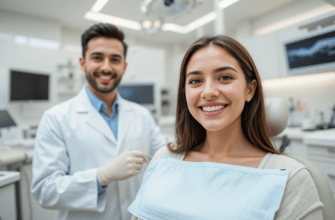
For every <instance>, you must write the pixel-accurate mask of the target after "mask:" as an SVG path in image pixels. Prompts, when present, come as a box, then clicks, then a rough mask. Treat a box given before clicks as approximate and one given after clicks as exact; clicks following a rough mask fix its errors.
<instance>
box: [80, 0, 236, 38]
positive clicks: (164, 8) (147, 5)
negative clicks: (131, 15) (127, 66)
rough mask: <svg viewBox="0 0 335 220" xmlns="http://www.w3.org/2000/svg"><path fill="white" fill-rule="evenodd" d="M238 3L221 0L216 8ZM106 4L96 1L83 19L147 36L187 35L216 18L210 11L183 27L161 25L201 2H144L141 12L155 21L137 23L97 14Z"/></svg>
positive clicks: (106, 0)
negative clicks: (158, 33)
mask: <svg viewBox="0 0 335 220" xmlns="http://www.w3.org/2000/svg"><path fill="white" fill-rule="evenodd" d="M238 1H239V0H222V1H221V2H220V3H219V5H218V7H220V8H222V9H223V8H227V7H229V6H231V5H232V4H234V3H236V2H238ZM107 2H108V0H97V2H96V3H95V4H94V6H93V7H92V9H91V11H88V12H87V13H86V14H85V16H84V17H85V18H86V19H88V20H93V21H97V22H105V23H112V24H114V25H117V26H119V27H124V28H129V29H132V30H137V31H140V30H142V27H143V29H144V30H146V32H147V33H148V34H153V33H157V32H158V31H159V30H163V31H171V32H175V33H179V34H188V33H190V32H191V31H194V30H196V29H197V28H199V27H201V26H203V25H206V24H208V23H209V22H212V21H214V20H215V19H216V17H217V14H216V12H214V11H212V12H210V13H208V14H206V15H204V16H202V17H200V18H198V19H196V20H195V21H193V22H191V23H189V24H187V25H185V26H181V25H178V24H173V23H163V21H164V18H166V17H174V16H177V15H178V16H181V15H184V14H186V13H188V12H189V11H191V10H192V9H194V8H195V7H197V6H199V5H201V3H202V2H203V0H144V1H142V2H141V3H140V10H141V12H142V13H143V14H145V15H148V16H151V17H156V18H157V20H154V21H153V20H145V21H143V22H137V21H132V20H128V19H124V18H120V17H115V16H111V15H106V14H103V13H99V11H100V10H101V9H102V8H103V6H104V5H105V4H106V3H107ZM158 18H159V19H158Z"/></svg>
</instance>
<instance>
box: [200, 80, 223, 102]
mask: <svg viewBox="0 0 335 220" xmlns="http://www.w3.org/2000/svg"><path fill="white" fill-rule="evenodd" d="M218 96H219V90H218V89H217V88H216V84H215V83H213V82H206V83H205V84H204V86H203V91H202V92H201V97H202V98H206V99H212V98H216V97H218Z"/></svg>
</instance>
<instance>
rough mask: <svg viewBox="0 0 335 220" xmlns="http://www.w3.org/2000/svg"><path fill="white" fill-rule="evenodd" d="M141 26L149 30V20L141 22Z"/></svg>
mask: <svg viewBox="0 0 335 220" xmlns="http://www.w3.org/2000/svg"><path fill="white" fill-rule="evenodd" d="M142 26H143V27H144V28H145V29H149V28H151V21H150V20H145V21H143V22H142Z"/></svg>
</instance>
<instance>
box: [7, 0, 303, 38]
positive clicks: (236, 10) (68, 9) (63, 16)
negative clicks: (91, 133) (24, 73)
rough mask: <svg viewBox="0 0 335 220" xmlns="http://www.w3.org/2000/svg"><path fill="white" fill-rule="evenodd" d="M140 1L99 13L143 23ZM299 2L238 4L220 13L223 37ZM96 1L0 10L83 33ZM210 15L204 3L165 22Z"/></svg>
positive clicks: (116, 0) (12, 0)
mask: <svg viewBox="0 0 335 220" xmlns="http://www.w3.org/2000/svg"><path fill="white" fill-rule="evenodd" d="M142 1H143V0H109V2H108V3H107V4H106V5H105V7H104V8H103V9H102V10H101V11H100V12H101V13H104V14H108V15H113V16H117V17H121V18H126V19H130V20H134V21H143V20H145V19H147V18H152V17H148V16H147V15H144V14H142V13H141V11H140V3H141V2H142ZM297 1H301V0H240V1H239V2H237V3H235V4H233V5H232V6H230V7H228V8H226V9H225V10H224V19H225V21H226V22H225V26H226V31H227V33H230V32H231V31H233V30H234V27H235V26H236V25H237V24H238V22H240V21H242V20H245V19H256V18H258V17H260V16H262V15H264V14H267V13H270V12H271V11H273V10H277V9H279V8H281V7H284V6H285V5H288V4H291V3H293V2H297ZM95 2H96V0H56V1H55V0H21V1H19V0H8V1H0V10H1V11H6V12H13V13H19V14H23V15H28V16H31V17H34V18H38V19H43V20H49V21H53V22H57V23H60V24H61V25H62V27H64V28H69V29H73V30H78V31H80V32H83V31H84V30H86V29H87V28H88V27H90V26H91V25H93V24H95V23H96V22H94V21H89V20H86V19H84V14H85V13H86V12H87V11H89V10H90V9H91V7H92V6H93V5H94V3H95ZM211 11H213V0H204V1H203V3H202V4H201V6H198V7H196V8H195V9H193V10H192V11H190V12H189V13H187V14H184V15H183V16H179V17H174V18H167V19H165V22H168V23H175V24H178V25H186V24H188V23H190V22H192V21H194V20H195V19H197V18H199V17H202V16H204V15H206V14H208V13H209V12H211ZM122 30H123V31H124V32H125V34H126V36H131V37H134V38H136V39H139V40H143V41H150V42H155V43H161V44H171V43H176V42H181V43H182V42H187V41H190V40H191V41H193V40H194V39H195V38H196V31H192V32H190V33H188V34H178V33H173V32H162V31H161V32H159V33H157V34H155V35H152V36H150V35H148V34H147V33H146V32H145V31H144V30H141V31H134V30H130V29H126V28H122ZM204 32H205V34H214V23H213V22H210V23H209V24H207V25H205V26H204Z"/></svg>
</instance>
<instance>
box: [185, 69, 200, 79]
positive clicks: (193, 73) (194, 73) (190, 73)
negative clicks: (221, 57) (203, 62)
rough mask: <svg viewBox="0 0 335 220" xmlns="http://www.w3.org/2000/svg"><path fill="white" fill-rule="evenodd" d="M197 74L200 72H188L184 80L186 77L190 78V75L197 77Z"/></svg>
mask: <svg viewBox="0 0 335 220" xmlns="http://www.w3.org/2000/svg"><path fill="white" fill-rule="evenodd" d="M199 74H201V72H200V71H197V70H195V71H191V72H189V73H188V74H187V75H186V78H187V77H188V76H190V75H199Z"/></svg>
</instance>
